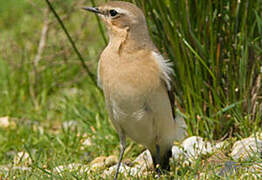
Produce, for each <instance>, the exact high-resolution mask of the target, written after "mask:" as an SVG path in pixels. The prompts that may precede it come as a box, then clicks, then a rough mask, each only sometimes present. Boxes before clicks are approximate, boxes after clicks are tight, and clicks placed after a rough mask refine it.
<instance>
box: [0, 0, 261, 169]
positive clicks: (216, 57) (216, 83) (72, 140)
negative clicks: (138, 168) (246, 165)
mask: <svg viewBox="0 0 262 180" xmlns="http://www.w3.org/2000/svg"><path fill="white" fill-rule="evenodd" d="M104 2H105V1H103V0H94V1H89V0H78V1H73V0H55V1H51V3H52V5H53V6H54V8H55V9H56V11H57V13H58V14H59V16H60V17H61V18H62V20H63V22H64V24H65V25H66V27H67V29H68V31H69V33H70V34H71V36H72V38H73V40H74V41H75V43H76V46H77V47H78V49H79V51H80V52H81V54H82V56H83V57H84V59H85V62H86V65H87V66H88V67H89V69H90V70H91V71H92V72H93V73H94V74H95V73H96V67H97V61H98V59H99V54H100V53H101V51H102V49H103V48H104V47H105V46H106V41H107V36H106V34H105V28H104V27H100V28H99V23H100V22H99V21H97V17H96V16H95V15H93V14H90V13H87V12H85V11H82V10H81V7H82V6H84V5H85V6H92V5H94V4H101V3H104ZM133 2H134V3H136V4H137V5H138V6H139V7H141V8H142V9H143V11H144V13H145V15H146V18H147V22H148V26H149V30H150V33H151V36H152V39H153V40H154V42H155V44H156V45H157V47H158V48H159V50H160V51H161V52H162V53H163V55H164V56H165V57H166V58H168V59H170V61H172V62H173V63H174V70H175V75H174V82H173V83H174V86H175V90H174V93H175V96H176V105H177V106H176V107H177V109H176V111H177V113H180V114H181V115H182V116H183V117H184V118H185V120H186V123H187V125H188V134H189V135H200V136H202V137H205V138H208V139H211V140H217V139H220V138H222V137H224V138H225V137H232V136H234V137H247V136H249V135H250V134H252V133H254V132H255V131H259V130H261V124H262V88H261V81H262V80H261V78H262V77H261V76H262V60H261V58H262V1H260V0H252V1H244V0H241V1H240V0H238V1H227V0H203V1H202V0H201V1H200V0H191V1H190V0H185V1H179V0H163V1H159V0H151V1H147V0H135V1H133ZM6 116H7V117H9V118H10V121H12V122H14V124H15V126H14V127H8V128H1V127H0V164H6V163H10V162H11V160H12V158H13V153H12V152H19V151H23V150H27V151H30V149H35V151H34V153H32V158H33V159H35V162H37V163H38V164H37V167H42V166H43V164H45V165H46V166H47V168H52V167H55V166H57V165H59V164H61V162H62V161H63V162H75V161H77V162H78V161H86V162H89V161H90V160H91V159H92V158H94V157H96V156H99V155H109V154H112V153H115V154H117V153H118V149H116V147H118V146H119V145H118V136H117V135H116V133H115V131H114V129H113V128H112V126H111V125H110V122H109V120H108V116H107V112H106V110H105V105H104V101H103V96H102V95H101V94H100V91H99V90H98V89H97V87H96V86H94V85H93V84H92V82H91V81H90V78H89V77H88V75H87V73H86V71H85V70H84V69H83V67H82V66H81V63H80V61H79V59H78V57H77V56H76V54H75V52H74V51H73V49H72V47H71V45H70V43H69V41H68V39H67V38H66V36H65V34H64V32H63V31H62V29H61V27H60V25H59V24H58V22H57V20H56V19H55V18H54V15H53V14H52V13H51V12H50V11H49V9H48V7H47V5H46V2H45V1H44V0H19V1H17V0H9V1H4V0H0V117H6ZM68 122H76V126H72V125H70V126H69V127H65V126H66V125H65V124H66V123H68ZM84 136H87V137H89V138H91V139H92V143H93V144H94V145H93V146H91V147H87V148H84V149H82V150H80V149H79V148H80V146H81V145H80V144H81V143H80V142H81V140H82V138H83V137H84ZM128 144H129V147H130V149H131V151H130V154H128V155H126V156H128V157H130V158H132V157H134V156H135V155H137V154H138V153H139V152H140V151H141V149H143V148H142V147H141V146H138V145H135V144H134V143H132V142H130V141H129V142H128ZM10 152H11V153H10ZM86 154H88V155H86ZM49 156H50V157H49ZM54 160H56V161H54Z"/></svg>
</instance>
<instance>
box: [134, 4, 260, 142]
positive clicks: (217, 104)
mask: <svg viewBox="0 0 262 180" xmlns="http://www.w3.org/2000/svg"><path fill="white" fill-rule="evenodd" d="M135 2H136V3H137V4H138V5H139V6H140V7H141V8H142V9H143V10H144V12H145V14H146V16H147V20H148V24H149V26H150V28H149V29H150V31H151V34H152V38H153V40H154V42H155V44H156V45H157V46H158V48H159V50H160V51H162V53H163V54H165V55H166V56H167V57H168V58H169V59H170V60H171V61H173V62H174V70H175V77H174V84H175V94H176V98H177V104H179V105H180V106H182V110H181V109H180V110H181V111H183V112H185V113H184V115H185V117H186V119H187V123H188V125H189V133H190V134H191V135H193V134H199V135H202V136H206V137H209V138H220V137H221V136H223V135H225V134H226V133H227V132H229V131H230V129H232V130H233V132H234V134H235V133H236V134H240V135H242V136H247V135H248V134H250V132H252V131H253V130H257V128H258V127H260V126H261V119H262V114H261V111H262V110H261V107H260V109H259V108H258V106H256V105H255V104H256V103H257V104H261V98H260V99H259V98H258V97H254V94H255V93H257V94H259V93H260V94H261V82H258V81H259V76H260V77H261V70H260V69H261V66H262V61H261V53H262V51H261V47H262V41H261V38H262V34H261V28H262V26H261V25H262V24H261V15H262V14H261V12H262V4H261V2H260V1H252V2H251V1H211V0H209V1H208V0H207V1H173V0H166V1H157V0H153V1H146V0H136V1H135ZM260 80H261V79H260ZM258 84H259V85H258ZM257 86H258V88H257ZM254 98H255V100H254Z"/></svg>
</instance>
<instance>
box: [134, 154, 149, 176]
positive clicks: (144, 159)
mask: <svg viewBox="0 0 262 180" xmlns="http://www.w3.org/2000/svg"><path fill="white" fill-rule="evenodd" d="M134 163H135V167H137V168H139V169H140V170H141V171H144V170H146V169H149V168H150V167H152V166H153V159H152V157H151V154H150V151H149V150H145V151H144V152H142V153H141V154H140V155H139V156H138V157H137V158H136V159H135V160H134Z"/></svg>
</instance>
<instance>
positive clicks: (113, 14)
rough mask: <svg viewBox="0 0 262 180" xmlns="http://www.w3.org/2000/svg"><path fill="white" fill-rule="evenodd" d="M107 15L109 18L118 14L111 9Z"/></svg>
mask: <svg viewBox="0 0 262 180" xmlns="http://www.w3.org/2000/svg"><path fill="white" fill-rule="evenodd" d="M109 14H110V16H112V17H114V16H116V15H117V14H118V12H117V11H116V10H114V9H111V10H110V11H109Z"/></svg>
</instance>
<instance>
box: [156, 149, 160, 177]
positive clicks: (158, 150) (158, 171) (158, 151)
mask: <svg viewBox="0 0 262 180" xmlns="http://www.w3.org/2000/svg"><path fill="white" fill-rule="evenodd" d="M156 171H157V176H158V178H160V174H161V172H160V171H161V170H160V146H159V145H158V144H157V145H156Z"/></svg>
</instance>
